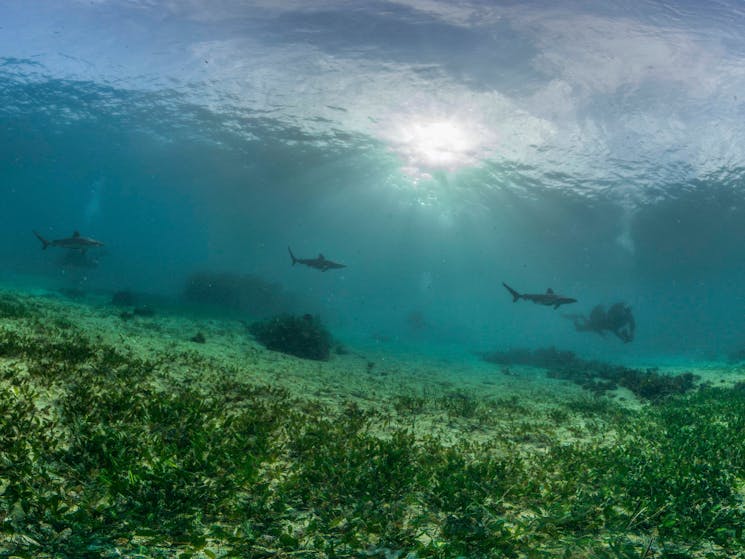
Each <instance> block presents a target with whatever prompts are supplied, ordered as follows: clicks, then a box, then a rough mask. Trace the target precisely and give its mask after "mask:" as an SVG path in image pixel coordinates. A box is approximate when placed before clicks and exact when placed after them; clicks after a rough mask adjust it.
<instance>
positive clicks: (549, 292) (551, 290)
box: [546, 287, 554, 295]
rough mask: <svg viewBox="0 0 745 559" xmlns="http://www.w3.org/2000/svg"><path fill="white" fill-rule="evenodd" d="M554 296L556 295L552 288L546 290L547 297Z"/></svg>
mask: <svg viewBox="0 0 745 559" xmlns="http://www.w3.org/2000/svg"><path fill="white" fill-rule="evenodd" d="M553 294H554V290H553V289H551V288H550V287H549V288H548V289H547V290H546V295H553Z"/></svg>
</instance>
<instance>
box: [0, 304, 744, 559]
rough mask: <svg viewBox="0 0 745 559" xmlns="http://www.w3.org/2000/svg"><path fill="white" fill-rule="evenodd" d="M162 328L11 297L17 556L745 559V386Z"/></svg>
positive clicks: (6, 403) (193, 327) (5, 369)
mask: <svg viewBox="0 0 745 559" xmlns="http://www.w3.org/2000/svg"><path fill="white" fill-rule="evenodd" d="M156 312H157V314H156V315H155V316H154V317H135V318H131V319H129V320H123V319H122V318H121V317H120V316H119V315H120V313H121V309H119V308H116V307H114V306H111V305H110V304H108V300H107V298H106V297H104V296H101V297H100V298H99V299H96V298H95V297H88V298H86V299H85V300H83V301H78V302H75V301H71V300H66V299H64V298H62V297H59V296H57V295H54V294H52V293H48V294H45V293H36V294H20V293H11V292H4V293H2V294H0V411H1V412H2V413H1V414H0V526H2V530H1V531H0V556H3V557H5V556H10V557H13V556H17V557H407V556H408V557H442V558H446V557H447V558H449V557H459V556H460V557H525V558H534V557H557V556H561V557H588V558H589V557H607V558H611V557H637V558H639V557H642V558H644V557H646V558H651V557H745V552H743V551H742V549H743V547H745V546H744V544H745V541H744V540H745V535H744V534H743V528H744V527H745V507H744V505H743V487H744V484H743V480H744V479H745V388H744V387H745V384H741V383H740V382H741V381H742V379H743V378H745V371H743V370H742V369H737V368H733V367H724V366H717V365H716V364H711V365H709V366H707V367H702V368H700V369H697V370H695V371H693V372H695V373H696V374H698V375H700V376H701V377H702V378H701V384H700V385H699V388H697V389H696V390H694V391H692V392H689V393H688V394H686V395H682V396H673V397H668V398H665V399H663V400H659V401H655V402H646V401H640V400H638V399H637V398H636V397H635V396H634V395H633V394H632V393H630V392H628V391H626V390H625V389H619V390H617V391H614V392H613V393H609V394H607V395H606V396H603V397H598V396H594V395H592V394H590V393H588V392H586V391H585V390H583V389H582V388H580V387H579V386H576V385H575V384H572V383H570V382H567V381H561V380H555V379H550V378H547V377H546V375H545V372H544V371H543V370H541V369H536V368H529V367H509V368H504V367H499V366H496V365H493V364H488V363H484V362H481V361H479V360H478V358H477V357H475V356H474V357H473V359H472V360H467V361H463V360H457V361H455V360H454V361H452V362H448V361H444V360H431V361H428V360H426V359H424V358H422V357H421V356H419V357H408V358H407V357H404V356H401V355H400V354H395V355H394V354H392V353H387V352H385V351H384V349H383V348H377V349H376V348H375V347H372V346H371V347H367V348H364V349H360V348H354V347H347V348H346V352H344V353H341V354H335V355H333V357H332V359H330V360H329V361H327V362H315V361H305V360H302V359H297V358H294V357H290V356H286V355H282V354H279V353H275V352H271V351H268V350H266V349H264V348H262V347H261V346H260V345H259V344H257V343H256V342H255V341H253V340H252V339H251V337H250V336H249V335H248V334H247V332H246V328H245V326H244V325H243V324H242V323H241V322H239V321H237V320H233V321H231V320H217V319H210V318H204V317H202V318H196V317H194V316H191V317H190V316H187V315H185V314H183V313H181V314H180V313H178V312H176V311H175V310H173V309H172V310H170V311H167V310H164V311H162V312H160V311H156ZM197 332H202V333H203V334H204V336H205V338H206V343H203V344H200V343H195V342H193V341H191V340H190V338H191V337H192V336H194V335H195V334H196V333H197ZM675 372H678V371H675Z"/></svg>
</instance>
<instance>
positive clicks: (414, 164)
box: [392, 119, 478, 178]
mask: <svg viewBox="0 0 745 559" xmlns="http://www.w3.org/2000/svg"><path fill="white" fill-rule="evenodd" d="M392 141H393V143H394V145H395V148H394V149H395V151H396V152H397V153H399V155H400V156H401V157H402V158H403V159H404V161H405V165H404V171H405V172H406V173H407V174H410V175H412V176H414V177H419V178H421V177H426V176H428V171H430V170H447V171H456V170H458V169H460V168H462V167H465V166H467V165H473V164H474V163H475V162H476V157H475V151H476V148H477V147H478V136H477V134H476V133H475V132H474V131H473V130H471V129H469V128H468V127H467V126H465V125H464V124H462V123H460V122H458V121H456V120H454V119H446V120H414V121H410V122H408V123H406V124H403V125H401V126H400V127H399V129H398V131H397V133H396V135H395V137H394V138H392Z"/></svg>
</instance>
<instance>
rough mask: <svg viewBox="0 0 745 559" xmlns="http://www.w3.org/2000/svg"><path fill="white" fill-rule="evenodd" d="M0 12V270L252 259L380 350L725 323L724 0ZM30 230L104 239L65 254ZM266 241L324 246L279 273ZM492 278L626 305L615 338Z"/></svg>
mask: <svg viewBox="0 0 745 559" xmlns="http://www.w3.org/2000/svg"><path fill="white" fill-rule="evenodd" d="M0 22H2V23H0V27H1V28H0V56H1V58H0V177H2V179H3V180H2V189H3V209H2V213H3V219H2V220H1V221H0V232H1V233H2V236H3V242H2V243H0V258H2V260H3V263H4V265H3V274H4V275H5V279H6V281H12V280H15V281H18V282H20V283H22V284H29V285H33V284H35V283H36V282H40V283H44V282H49V283H50V284H54V285H62V286H70V285H72V286H79V287H84V288H86V289H112V290H114V289H124V288H129V289H134V290H138V291H150V292H158V293H163V294H171V295H177V294H178V293H179V292H180V291H181V289H182V287H183V285H184V283H185V281H186V278H187V277H188V276H189V274H191V273H192V272H194V271H200V270H214V271H232V272H238V273H255V274H258V275H260V276H262V277H264V278H266V279H268V280H270V281H275V282H279V283H281V284H282V285H283V286H284V287H285V288H286V289H287V290H288V291H290V292H293V293H295V294H297V295H298V296H299V297H300V298H301V299H302V300H303V301H304V306H303V308H308V309H312V310H313V311H317V312H319V313H320V314H321V316H322V317H323V318H324V319H325V320H326V321H327V322H328V323H329V325H330V327H331V329H332V331H333V332H334V333H335V334H337V335H338V336H340V337H342V338H347V339H349V340H368V339H372V340H381V343H390V345H391V348H392V351H395V348H397V347H407V348H409V347H417V348H421V350H422V351H445V352H449V353H452V354H454V355H458V354H459V353H469V352H470V351H472V350H483V349H492V348H500V347H511V346H528V347H541V346H547V345H557V346H559V347H562V348H568V349H575V350H577V351H579V352H581V353H582V354H583V355H588V356H594V357H604V358H608V359H613V360H622V361H634V360H646V359H652V358H655V359H666V360H680V359H708V358H711V357H713V356H717V355H722V354H725V353H727V352H728V351H731V350H732V349H736V348H738V347H740V346H741V345H742V344H743V343H745V339H743V338H744V337H743V335H742V334H741V332H742V331H743V326H745V324H744V323H745V317H744V315H743V313H742V308H743V304H744V303H745V287H743V286H744V285H745V282H744V281H743V280H745V264H744V263H743V260H745V254H744V253H743V249H742V240H743V238H745V215H744V213H743V185H742V178H741V177H742V162H743V161H744V160H745V153H743V147H742V146H745V142H743V139H744V138H743V136H744V135H745V134H744V132H745V130H744V125H743V122H745V120H743V116H744V115H743V113H744V112H745V104H743V101H742V100H741V89H742V86H743V85H745V63H743V57H742V54H743V50H745V49H744V48H743V47H744V46H745V40H743V39H742V37H744V36H745V34H744V33H743V27H744V25H743V23H744V20H743V13H742V11H741V9H740V7H739V5H738V4H737V3H726V2H720V3H717V4H716V5H707V6H706V7H700V6H699V5H698V4H694V3H690V4H686V3H679V4H677V5H675V6H670V5H668V4H663V3H655V2H637V3H635V4H634V5H633V6H632V8H631V9H627V8H626V7H625V8H624V9H623V10H621V9H620V8H615V7H614V5H613V4H612V3H594V4H593V6H592V7H589V8H588V7H587V6H585V4H584V3H571V2H567V3H562V4H561V6H559V7H557V6H555V5H554V3H541V2H531V3H523V2H520V3H512V4H511V3H502V4H501V5H500V6H497V7H495V6H493V5H492V3H491V2H459V3H453V2H418V1H414V0H411V1H401V2H374V3H365V4H364V5H362V4H361V5H358V6H353V7H350V6H349V5H348V3H345V2H317V3H313V5H312V6H310V7H309V6H308V4H307V3H305V2H266V3H262V2H252V3H245V2H230V1H223V2H213V3H210V5H209V8H205V7H202V5H201V3H197V2H187V1H184V2H116V1H98V2H85V3H84V2H67V3H64V4H61V3H57V2H35V3H27V2H5V3H3V5H2V7H0ZM32 229H38V230H39V231H41V232H43V233H44V234H45V235H47V236H49V237H52V238H59V237H66V236H68V235H69V234H70V233H72V231H73V230H76V229H78V230H80V231H81V233H82V234H84V235H90V236H92V237H95V238H99V239H102V240H104V241H105V242H106V247H105V248H104V249H102V250H100V251H98V252H97V253H96V256H95V258H96V259H97V263H96V264H97V265H96V266H95V267H91V268H81V267H76V266H70V265H62V264H63V263H62V262H61V259H62V258H63V257H64V254H63V252H62V251H57V252H53V250H52V249H49V250H47V251H40V250H39V243H38V241H37V240H36V239H34V237H33V235H32V234H31V230H32ZM288 245H290V246H292V247H293V250H294V251H295V252H296V253H297V254H298V255H299V256H303V257H312V256H315V255H316V254H318V253H319V252H322V253H324V254H325V255H326V256H327V257H328V258H331V259H333V260H337V261H340V262H344V263H345V264H347V266H348V267H347V268H345V269H343V270H332V271H329V272H326V273H321V272H318V271H315V270H311V269H308V268H302V267H298V266H296V267H294V268H293V267H291V266H290V261H289V257H288V255H287V249H286V247H287V246H288ZM91 253H93V251H91ZM502 281H506V282H507V283H510V284H511V285H514V287H516V288H518V289H519V290H521V291H527V292H543V291H544V290H545V289H546V288H547V287H552V288H554V289H555V290H556V291H558V292H562V293H566V294H567V295H571V296H573V297H576V298H577V299H579V302H578V303H577V304H576V305H573V306H572V307H571V311H568V312H585V313H587V312H589V310H590V309H591V308H592V307H593V306H594V305H595V304H598V303H604V304H610V303H613V302H616V301H619V300H623V301H626V302H628V303H629V304H631V305H632V306H633V308H634V312H635V315H636V321H637V339H636V340H635V341H634V342H633V343H631V344H626V345H624V344H621V343H620V342H619V341H618V340H616V339H615V338H613V337H609V338H607V339H603V338H601V337H599V336H596V335H592V334H579V333H577V332H574V330H573V328H572V326H571V323H570V322H569V321H567V320H565V319H563V318H562V316H561V315H562V313H563V309H562V310H559V311H554V310H552V309H551V308H546V307H540V306H536V305H533V304H530V303H526V302H522V301H521V302H519V303H517V304H514V305H513V303H512V302H511V300H510V297H509V295H508V294H507V292H506V291H505V290H504V289H503V288H502V286H501V282H502ZM569 308H570V307H567V309H569ZM412 312H416V313H419V315H420V316H421V317H423V319H424V326H423V327H421V328H415V327H412V324H411V321H410V320H409V317H410V316H411V313H412Z"/></svg>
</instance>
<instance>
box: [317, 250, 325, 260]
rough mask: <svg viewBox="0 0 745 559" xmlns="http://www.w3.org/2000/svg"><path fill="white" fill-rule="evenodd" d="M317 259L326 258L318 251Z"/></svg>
mask: <svg viewBox="0 0 745 559" xmlns="http://www.w3.org/2000/svg"><path fill="white" fill-rule="evenodd" d="M318 260H326V259H325V258H324V257H323V254H321V253H320V252H319V253H318Z"/></svg>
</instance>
